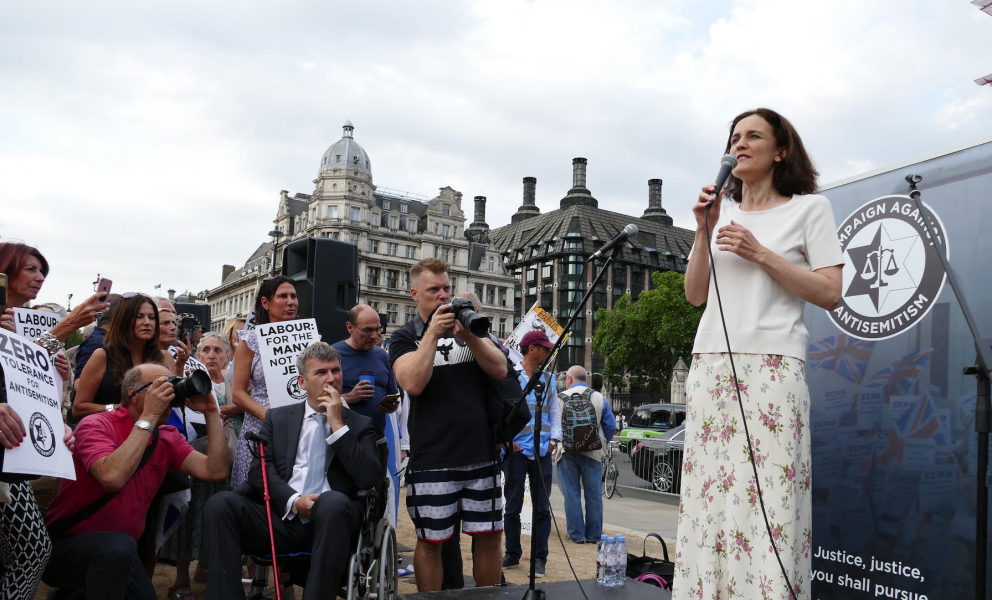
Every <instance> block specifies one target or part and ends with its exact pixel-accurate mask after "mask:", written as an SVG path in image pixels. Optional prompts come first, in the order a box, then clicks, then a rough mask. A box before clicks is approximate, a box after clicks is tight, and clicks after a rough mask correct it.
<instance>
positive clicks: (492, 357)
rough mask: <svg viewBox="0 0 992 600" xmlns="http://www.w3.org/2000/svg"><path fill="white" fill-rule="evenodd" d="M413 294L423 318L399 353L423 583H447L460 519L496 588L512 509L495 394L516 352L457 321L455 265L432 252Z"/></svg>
mask: <svg viewBox="0 0 992 600" xmlns="http://www.w3.org/2000/svg"><path fill="white" fill-rule="evenodd" d="M410 295H411V296H412V297H413V300H414V301H415V302H416V303H417V316H416V317H415V318H414V319H413V320H412V321H410V322H409V323H407V324H405V325H403V326H402V327H400V328H399V329H397V330H396V331H395V332H393V335H392V337H391V338H390V340H389V360H390V362H391V363H392V367H393V371H394V373H395V374H396V380H397V381H398V382H399V384H400V386H402V387H403V389H404V390H406V391H407V393H409V395H410V400H411V402H410V404H411V408H410V419H409V430H410V438H411V448H410V464H409V467H408V470H407V475H406V480H407V510H408V511H409V513H410V518H411V519H412V520H413V525H414V527H415V528H416V531H417V549H416V551H415V553H414V572H415V573H416V577H417V590H418V591H421V592H428V591H437V590H440V589H441V542H444V541H445V540H447V539H448V538H450V537H451V536H452V534H453V531H454V525H455V523H456V522H458V520H459V519H461V522H462V531H464V532H465V533H467V534H471V535H472V536H473V539H474V540H475V544H474V548H473V576H474V578H475V581H476V583H477V584H478V585H480V586H488V585H496V584H498V583H499V580H500V557H501V555H502V552H501V550H500V541H501V537H502V536H501V534H502V531H503V515H502V510H503V507H502V500H501V497H502V494H501V489H500V483H499V470H498V468H497V466H496V460H495V458H496V453H495V448H496V446H495V444H494V442H493V440H492V435H491V434H490V432H489V424H488V419H487V416H486V396H485V394H486V388H487V386H489V385H491V384H490V382H491V380H492V379H493V378H495V379H502V378H504V377H505V376H506V357H505V356H504V354H503V352H502V350H501V349H500V348H499V347H497V346H496V345H495V344H494V343H493V342H492V341H490V340H489V339H488V338H480V337H476V336H475V335H473V334H472V333H471V332H469V331H468V330H467V329H465V328H463V327H462V326H461V324H460V323H458V322H457V320H456V319H455V315H454V314H453V313H452V312H451V305H450V304H449V300H450V298H451V283H450V280H449V278H448V263H445V262H442V261H439V260H437V259H433V258H429V259H424V260H422V261H420V262H419V263H417V264H416V265H414V266H413V268H412V269H410ZM435 309H437V310H436V312H435ZM432 313H433V314H432Z"/></svg>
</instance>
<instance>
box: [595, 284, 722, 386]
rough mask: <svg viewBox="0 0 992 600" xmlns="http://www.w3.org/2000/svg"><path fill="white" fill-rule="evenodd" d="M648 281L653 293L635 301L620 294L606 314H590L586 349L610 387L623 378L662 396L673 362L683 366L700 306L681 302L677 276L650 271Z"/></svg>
mask: <svg viewBox="0 0 992 600" xmlns="http://www.w3.org/2000/svg"><path fill="white" fill-rule="evenodd" d="M651 283H652V284H654V288H655V289H653V290H649V291H646V292H641V294H640V296H638V298H637V300H636V301H632V300H631V299H630V297H629V296H623V297H622V298H620V299H619V300H618V301H617V302H616V303H615V304H614V306H613V308H612V309H611V310H606V309H605V308H601V309H599V310H598V311H597V312H596V322H597V325H596V334H595V336H594V337H593V340H592V347H593V349H594V350H595V351H596V352H598V353H599V355H600V356H602V357H603V359H604V361H605V366H604V367H603V375H604V376H605V377H606V379H607V380H608V381H609V382H610V385H611V386H614V387H619V386H622V385H623V384H622V381H623V378H624V375H625V374H628V375H629V376H630V378H631V383H632V386H634V387H644V388H650V389H652V391H661V392H665V391H667V390H668V379H669V377H670V376H671V373H672V368H673V367H674V366H675V364H676V363H677V362H678V360H679V358H680V357H682V358H684V359H685V360H686V362H689V359H690V356H689V355H690V354H691V353H692V342H693V339H694V338H695V337H696V328H697V327H698V326H699V319H700V318H701V317H702V316H703V307H701V306H699V307H697V306H693V305H691V304H689V302H688V301H686V299H685V288H684V284H685V275H683V274H681V273H677V272H674V271H667V272H664V273H660V272H655V273H653V274H652V275H651Z"/></svg>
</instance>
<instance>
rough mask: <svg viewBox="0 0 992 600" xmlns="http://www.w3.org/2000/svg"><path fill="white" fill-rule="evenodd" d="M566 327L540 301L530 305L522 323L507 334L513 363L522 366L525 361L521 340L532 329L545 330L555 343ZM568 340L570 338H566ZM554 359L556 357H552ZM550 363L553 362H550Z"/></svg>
mask: <svg viewBox="0 0 992 600" xmlns="http://www.w3.org/2000/svg"><path fill="white" fill-rule="evenodd" d="M564 330H565V328H564V327H562V326H561V325H559V324H558V321H556V320H555V318H554V317H552V316H551V314H550V313H548V312H547V311H546V310H544V309H543V308H541V305H540V303H538V302H535V303H534V306H532V307H530V310H529V311H527V314H526V315H524V318H523V319H521V321H520V324H519V325H517V326H516V327H515V328H514V329H513V332H512V333H510V335H508V336H507V338H506V340H504V341H505V342H506V347H507V348H509V349H510V360H512V361H513V364H515V365H517V367H518V368H519V367H520V363H522V362H523V360H524V357H523V355H522V354H520V340H521V339H523V337H524V336H525V335H527V334H528V333H529V332H531V331H543V332H544V334H545V335H546V336H548V339H549V340H551V343H552V344H554V343H556V342H557V341H558V336H560V335H561V332H562V331H564ZM565 339H566V341H567V340H568V338H567V337H566V338H565ZM552 360H554V359H552ZM548 364H552V363H551V362H548Z"/></svg>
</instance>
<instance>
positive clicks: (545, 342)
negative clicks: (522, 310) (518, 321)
mask: <svg viewBox="0 0 992 600" xmlns="http://www.w3.org/2000/svg"><path fill="white" fill-rule="evenodd" d="M528 346H544V347H545V348H554V346H555V345H554V344H552V343H551V340H549V339H548V336H547V335H545V334H544V332H543V331H528V332H527V333H526V334H525V335H524V337H523V339H522V340H520V347H521V348H527V347H528Z"/></svg>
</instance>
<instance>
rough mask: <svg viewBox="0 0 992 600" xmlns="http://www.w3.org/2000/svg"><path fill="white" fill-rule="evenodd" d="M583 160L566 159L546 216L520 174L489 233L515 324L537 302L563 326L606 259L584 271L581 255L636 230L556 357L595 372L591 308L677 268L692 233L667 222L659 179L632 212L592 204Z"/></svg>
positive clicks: (560, 367)
mask: <svg viewBox="0 0 992 600" xmlns="http://www.w3.org/2000/svg"><path fill="white" fill-rule="evenodd" d="M586 166H587V161H586V159H585V158H576V159H574V160H573V161H572V189H570V190H569V191H568V193H567V194H566V195H565V197H564V198H562V199H561V202H560V206H559V208H558V209H557V210H553V211H551V212H549V213H546V214H541V211H540V209H539V208H538V207H537V204H536V201H535V198H536V186H537V180H536V179H535V178H534V177H524V180H523V184H524V189H523V205H522V206H520V208H519V209H518V210H517V212H516V213H515V214H514V215H513V216H512V218H511V222H510V224H509V225H505V226H503V227H500V228H497V229H494V230H492V231H491V232H489V235H488V239H489V241H490V242H491V244H492V246H494V247H495V248H496V249H497V250H498V251H499V252H500V254H501V256H502V260H503V263H504V264H505V265H506V268H507V270H508V271H509V272H510V273H512V275H513V277H514V278H515V279H516V283H517V285H516V289H515V292H514V303H513V312H514V319H515V322H519V320H520V318H521V317H522V316H523V315H524V314H526V312H527V311H528V310H529V309H530V307H531V306H532V305H533V304H534V302H536V301H540V303H541V306H542V307H544V308H545V309H546V310H551V313H552V314H553V315H554V316H555V317H556V318H557V319H558V322H559V323H561V324H562V325H564V324H565V321H567V320H568V318H569V317H570V316H571V315H572V313H573V312H575V311H576V310H579V308H578V306H579V301H580V300H581V299H582V296H583V294H584V293H585V291H586V290H587V289H588V288H589V287H591V286H592V281H593V279H595V276H596V275H597V274H598V273H599V272H600V271H601V270H602V269H603V265H604V264H605V262H606V261H605V258H604V259H603V260H599V259H597V260H595V261H593V262H592V263H590V267H591V268H589V269H585V268H584V266H583V265H584V264H585V262H586V260H587V259H588V258H589V257H590V255H592V254H593V253H594V252H595V251H596V250H597V249H598V248H600V247H602V246H603V244H605V243H606V242H608V241H609V240H611V239H612V238H613V237H614V236H615V235H617V234H618V233H620V232H621V231H622V230H623V228H624V227H625V226H626V225H628V224H629V223H634V224H635V225H636V226H637V228H638V234H637V236H636V237H635V238H634V239H632V240H630V241H628V243H627V244H625V246H624V248H623V250H622V251H621V253H620V256H619V257H618V258H617V260H616V262H615V263H614V264H613V267H612V268H611V269H610V272H609V273H607V275H606V277H605V278H604V280H603V282H601V283H600V285H599V286H597V288H596V289H595V290H594V292H593V294H592V297H591V298H590V300H589V303H588V304H587V305H586V306H585V307H584V308H583V309H581V312H580V313H579V315H578V317H577V318H576V321H575V324H574V325H573V326H572V336H571V338H570V340H569V342H568V343H567V344H566V346H565V347H564V348H563V349H562V352H561V354H560V355H559V358H558V364H557V366H556V368H555V370H556V371H565V370H566V369H567V368H568V367H570V366H572V365H575V364H580V365H583V366H584V367H585V368H586V370H588V371H590V372H593V371H599V370H600V369H601V368H602V361H601V359H600V358H599V357H598V356H597V355H596V353H594V352H593V351H592V336H593V332H594V331H595V330H596V322H595V314H596V311H597V310H598V309H600V308H612V307H613V303H614V302H615V301H616V300H617V299H619V298H620V297H621V296H623V295H624V294H629V295H630V296H631V297H632V298H634V299H637V296H638V294H640V292H642V291H644V290H648V289H650V286H651V273H653V272H655V271H680V272H684V271H685V266H686V261H687V260H688V256H689V251H690V250H691V249H692V242H693V237H694V234H693V232H692V231H689V230H687V229H682V228H680V227H675V226H673V221H672V218H671V217H670V216H668V214H667V213H666V211H665V209H664V208H662V206H661V187H662V181H661V180H660V179H651V180H649V181H648V203H647V208H646V209H645V211H644V214H642V215H641V216H640V217H631V216H628V215H624V214H621V213H617V212H613V211H609V210H604V209H601V208H599V201H598V200H596V198H594V197H593V195H592V193H591V192H590V191H589V189H588V188H587V187H586Z"/></svg>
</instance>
